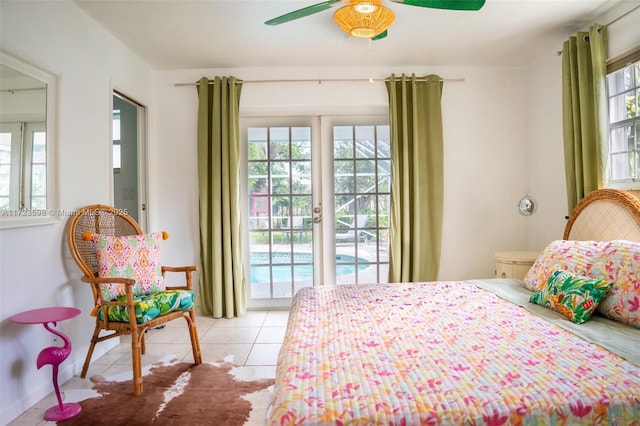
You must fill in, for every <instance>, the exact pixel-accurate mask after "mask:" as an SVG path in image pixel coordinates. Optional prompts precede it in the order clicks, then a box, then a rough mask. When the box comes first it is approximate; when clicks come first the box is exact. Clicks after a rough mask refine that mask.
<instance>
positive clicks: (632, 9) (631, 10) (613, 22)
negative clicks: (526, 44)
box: [556, 5, 640, 56]
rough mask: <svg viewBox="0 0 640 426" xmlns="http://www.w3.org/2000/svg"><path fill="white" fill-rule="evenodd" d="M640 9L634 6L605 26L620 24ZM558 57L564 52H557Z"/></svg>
mask: <svg viewBox="0 0 640 426" xmlns="http://www.w3.org/2000/svg"><path fill="white" fill-rule="evenodd" d="M638 8H640V5H639V6H634V7H632V8H631V9H629V10H627V11H626V12H625V13H623V14H622V15H620V16H618V17H617V18H614V19H612V20H611V21H609V22H607V23H606V24H605V25H604V26H605V27H608V26H610V25H613V24H615V23H616V22H618V21H619V20H621V19H622V18H624V17H625V16H627V15H628V14H630V13H631V12H633V11H634V10H636V9H638ZM556 55H558V56H561V55H562V50H558V51H557V52H556Z"/></svg>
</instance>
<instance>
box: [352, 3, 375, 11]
mask: <svg viewBox="0 0 640 426" xmlns="http://www.w3.org/2000/svg"><path fill="white" fill-rule="evenodd" d="M353 7H354V9H355V10H356V11H357V12H358V13H363V14H369V13H373V12H375V11H376V9H377V8H378V6H376V5H375V4H372V3H370V2H363V3H357V4H355V5H354V6H353Z"/></svg>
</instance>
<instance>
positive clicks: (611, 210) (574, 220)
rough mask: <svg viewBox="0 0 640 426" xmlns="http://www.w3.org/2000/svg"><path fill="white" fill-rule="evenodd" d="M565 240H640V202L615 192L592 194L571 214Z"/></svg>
mask: <svg viewBox="0 0 640 426" xmlns="http://www.w3.org/2000/svg"><path fill="white" fill-rule="evenodd" d="M563 239H565V240H582V241H587V240H594V241H610V240H629V241H640V200H638V199H637V198H635V197H633V196H632V195H629V194H628V193H626V192H623V191H619V190H616V189H599V190H597V191H593V192H590V193H589V194H587V196H586V197H584V198H583V199H582V200H581V201H580V202H579V203H578V205H577V206H576V208H575V209H574V210H573V212H571V215H570V216H569V221H568V222H567V225H566V227H565V229H564V236H563Z"/></svg>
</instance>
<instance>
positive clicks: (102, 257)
mask: <svg viewBox="0 0 640 426" xmlns="http://www.w3.org/2000/svg"><path fill="white" fill-rule="evenodd" d="M162 239H163V233H162V232H156V233H153V234H144V235H128V236H123V237H111V236H107V235H100V234H94V235H92V236H91V240H92V241H93V242H94V243H95V247H96V255H97V258H98V276H99V277H102V278H106V277H121V278H132V279H134V280H136V284H135V286H134V287H133V294H134V295H135V296H140V295H143V294H149V293H156V292H158V291H163V290H164V289H165V285H164V280H163V277H162V270H161V266H160V241H161V240H162ZM101 288H102V295H101V296H102V299H103V300H114V299H116V298H118V297H119V296H122V295H124V294H125V290H124V285H123V284H119V283H113V284H109V285H103V286H101Z"/></svg>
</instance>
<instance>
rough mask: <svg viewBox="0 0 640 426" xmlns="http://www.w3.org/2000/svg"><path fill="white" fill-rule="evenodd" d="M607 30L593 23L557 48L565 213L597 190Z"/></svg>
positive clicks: (602, 154) (603, 138) (602, 170)
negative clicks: (560, 68)
mask: <svg viewBox="0 0 640 426" xmlns="http://www.w3.org/2000/svg"><path fill="white" fill-rule="evenodd" d="M606 45H607V28H606V27H604V26H602V25H598V24H595V25H593V26H592V27H590V28H589V32H579V33H577V35H576V36H573V37H570V38H569V40H567V41H565V42H564V45H563V48H562V120H563V139H564V162H565V175H566V181H567V204H568V209H569V210H568V211H569V212H571V211H572V210H573V209H574V207H575V206H576V204H578V202H579V201H580V200H581V199H582V198H583V197H584V196H585V195H587V194H588V193H589V192H591V191H593V190H595V189H598V188H600V187H602V184H603V182H604V176H606V166H607V146H608V144H607V141H608V137H607V122H608V121H607V93H606V90H607V89H606V80H605V79H606V75H607V67H606Z"/></svg>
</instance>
